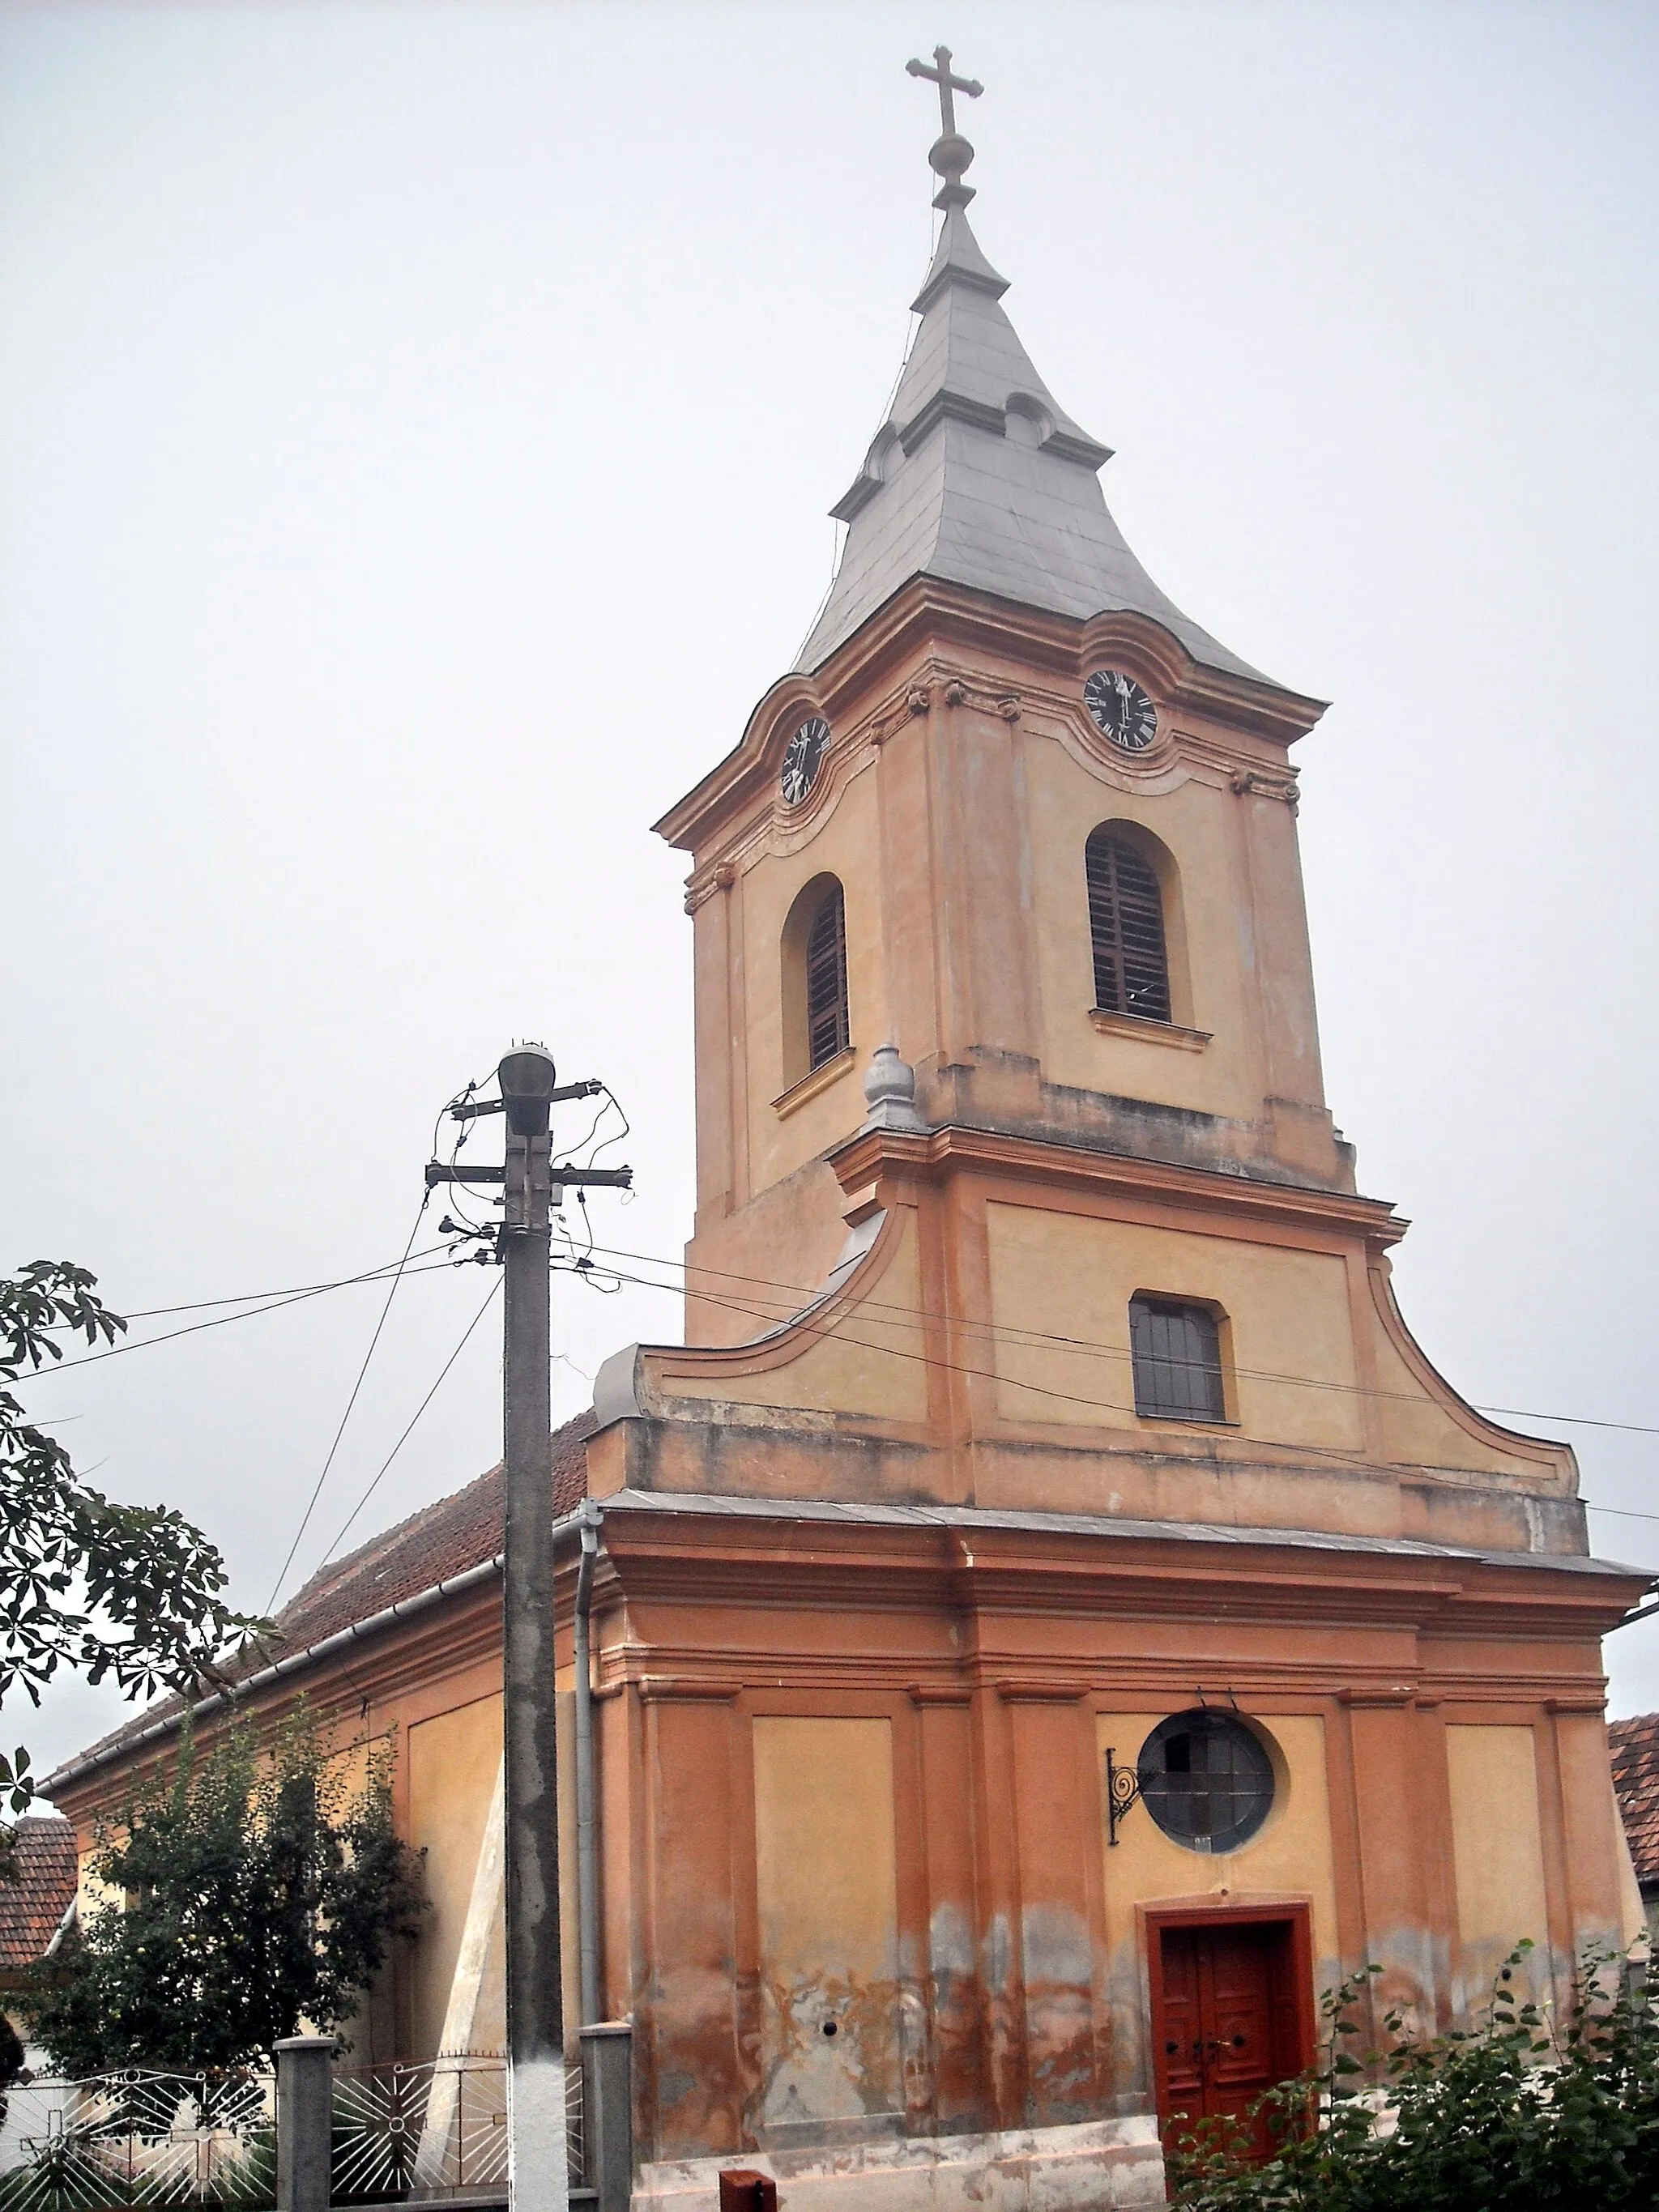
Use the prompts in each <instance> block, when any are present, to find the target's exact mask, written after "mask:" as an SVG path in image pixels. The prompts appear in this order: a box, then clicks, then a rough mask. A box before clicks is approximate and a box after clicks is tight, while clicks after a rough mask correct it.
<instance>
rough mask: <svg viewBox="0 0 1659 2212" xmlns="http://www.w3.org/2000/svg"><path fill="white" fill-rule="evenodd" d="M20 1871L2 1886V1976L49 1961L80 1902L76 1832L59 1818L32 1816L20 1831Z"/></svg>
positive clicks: (25, 1819)
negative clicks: (61, 1928) (66, 1918)
mask: <svg viewBox="0 0 1659 2212" xmlns="http://www.w3.org/2000/svg"><path fill="white" fill-rule="evenodd" d="M15 1857H16V1863H17V1871H16V1873H15V1875H13V1876H12V1878H11V1879H10V1880H9V1881H0V1974H15V1973H19V1972H21V1971H22V1969H23V1968H24V1967H25V1966H33V1965H34V1963H35V1962H36V1960H39V1959H42V1958H44V1957H45V1956H46V1946H47V1945H48V1944H49V1943H50V1942H51V1941H52V1937H53V1936H55V1935H56V1934H57V1933H58V1928H59V1926H60V1925H61V1924H62V1922H63V1917H64V1914H65V1913H66V1912H67V1911H69V1908H70V1905H71V1903H72V1902H73V1900H74V1897H75V1887H76V1848H75V1830H74V1829H73V1828H72V1827H71V1826H70V1823H69V1822H68V1821H67V1820H59V1819H58V1817H57V1816H56V1815H55V1814H52V1815H45V1814H39V1813H29V1814H25V1815H24V1817H23V1818H22V1819H21V1820H20V1821H18V1823H17V1826H16V1844H15Z"/></svg>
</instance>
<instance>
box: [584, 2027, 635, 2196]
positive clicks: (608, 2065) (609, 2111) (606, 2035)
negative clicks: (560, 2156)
mask: <svg viewBox="0 0 1659 2212" xmlns="http://www.w3.org/2000/svg"><path fill="white" fill-rule="evenodd" d="M581 2045H582V2144H583V2150H584V2159H583V2163H584V2165H585V2166H586V2180H587V2183H588V2185H589V2186H590V2188H592V2189H593V2190H594V2191H596V2192H597V2196H598V2201H599V2212H628V2207H629V2199H630V2198H631V2197H632V2196H633V2193H634V2081H633V2073H634V2029H633V2026H632V2024H631V2023H630V2022H629V2021H625V2020H601V2021H594V2022H593V2024H592V2026H591V2027H585V2028H583V2029H582V2031H581Z"/></svg>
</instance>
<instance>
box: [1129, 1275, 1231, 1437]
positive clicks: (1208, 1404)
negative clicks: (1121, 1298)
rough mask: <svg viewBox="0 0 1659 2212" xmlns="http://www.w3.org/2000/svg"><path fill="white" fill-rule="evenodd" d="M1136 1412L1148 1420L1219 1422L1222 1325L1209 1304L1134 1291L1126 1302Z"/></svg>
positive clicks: (1223, 1406)
mask: <svg viewBox="0 0 1659 2212" xmlns="http://www.w3.org/2000/svg"><path fill="white" fill-rule="evenodd" d="M1129 1346H1130V1351H1131V1353H1132V1355H1133V1362H1134V1377H1135V1411H1136V1413H1139V1414H1141V1415H1143V1416H1144V1417H1146V1418H1147V1419H1152V1420H1166V1421H1225V1419H1226V1418H1227V1395H1226V1391H1225V1387H1224V1384H1223V1379H1222V1373H1221V1329H1220V1325H1219V1323H1218V1322H1217V1320H1216V1317H1215V1316H1214V1314H1212V1312H1211V1311H1210V1310H1209V1309H1208V1307H1206V1306H1199V1305H1182V1304H1177V1303H1176V1300H1174V1299H1173V1298H1153V1297H1146V1296H1144V1295H1140V1294H1137V1295H1136V1296H1135V1297H1133V1298H1131V1299H1130V1301H1129Z"/></svg>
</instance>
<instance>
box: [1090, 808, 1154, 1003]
mask: <svg viewBox="0 0 1659 2212" xmlns="http://www.w3.org/2000/svg"><path fill="white" fill-rule="evenodd" d="M1084 865H1085V870H1086V872H1087V877H1088V884H1089V936H1090V940H1091V944H1092V945H1093V948H1094V957H1095V1005H1096V1006H1097V1008H1098V1009H1099V1010H1100V1011H1101V1012H1104V1013H1109V1014H1139V1015H1140V1016H1141V1017H1142V1018H1143V1019H1144V1020H1146V1021H1150V1022H1167V1021H1168V1020H1170V961H1169V954H1168V951H1167V950H1166V948H1165V945H1164V893H1163V890H1162V889H1161V887H1160V885H1159V884H1158V874H1157V872H1156V870H1155V869H1154V868H1153V866H1152V862H1151V861H1150V860H1148V859H1147V858H1146V855H1145V854H1143V853H1140V852H1138V851H1137V850H1136V848H1134V846H1133V845H1132V844H1131V843H1130V842H1129V841H1128V839H1127V837H1125V836H1122V835H1121V833H1119V832H1118V831H1117V830H1116V829H1115V827H1113V826H1109V825H1108V824H1106V823H1102V825H1101V826H1100V828H1099V829H1095V830H1092V831H1091V833H1090V836H1089V842H1088V843H1087V845H1085V848H1084Z"/></svg>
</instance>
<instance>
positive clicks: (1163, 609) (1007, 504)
mask: <svg viewBox="0 0 1659 2212" xmlns="http://www.w3.org/2000/svg"><path fill="white" fill-rule="evenodd" d="M944 143H945V142H943V141H941V145H944ZM957 143H960V145H961V146H962V147H963V149H965V150H966V151H967V154H968V156H969V159H971V158H972V149H971V148H968V147H967V145H966V141H965V140H964V141H961V142H957ZM935 150H936V151H937V150H939V149H935ZM964 166H965V165H964ZM972 196H973V195H972V191H971V189H970V188H969V187H968V186H965V185H963V184H962V183H961V181H960V174H959V172H958V173H957V175H956V176H954V177H952V178H951V180H950V182H949V183H947V185H946V187H945V191H942V192H941V193H940V194H939V200H938V202H936V203H935V204H942V205H943V206H944V208H945V224H944V228H943V229H942V230H941V232H940V234H939V249H938V251H937V252H936V253H935V254H934V256H933V266H932V268H931V269H930V270H928V272H927V282H926V283H924V284H923V286H922V288H921V291H920V292H919V293H918V294H917V295H916V298H915V302H914V306H915V313H918V314H919V315H920V316H921V325H920V327H919V328H918V330H917V331H916V334H915V343H913V345H912V346H911V349H910V354H909V358H908V360H907V362H905V365H904V373H903V374H902V377H901V378H900V380H899V386H898V390H897V392H896V393H895V394H894V398H893V406H892V411H891V413H890V415H889V416H888V419H887V420H886V422H884V423H883V425H882V427H881V428H880V429H879V430H878V432H877V434H876V436H875V440H874V441H873V443H872V445H871V447H870V450H869V453H867V454H866V457H865V462H864V466H863V468H862V469H861V470H860V472H859V475H858V477H857V478H856V479H855V481H854V483H853V485H852V487H851V489H849V490H848V492H847V493H846V494H845V495H844V496H843V497H842V499H841V500H840V501H839V502H838V503H837V504H836V506H835V507H832V508H831V509H830V512H831V513H832V514H834V515H835V516H836V518H837V519H838V520H841V521H843V522H845V523H846V525H847V526H848V527H847V541H846V544H845V545H844V546H843V548H842V557H841V564H840V566H839V568H837V570H836V580H835V582H834V583H833V584H832V585H831V586H830V588H829V598H828V599H826V600H825V602H824V605H823V611H822V613H821V614H820V615H819V617H818V618H817V622H816V623H814V625H813V628H812V633H811V636H810V637H809V638H808V639H807V641H806V643H805V646H804V647H802V649H801V653H800V658H799V660H798V662H797V663H796V665H797V667H799V668H800V669H802V670H810V669H813V668H816V667H817V666H818V665H820V663H821V662H823V661H824V660H825V659H828V658H829V654H830V653H833V652H834V651H835V650H836V647H837V646H839V645H841V644H842V643H843V642H844V641H846V640H847V639H848V637H850V636H851V635H852V634H853V632H854V630H855V629H857V628H858V627H859V624H860V623H862V622H863V621H864V620H865V619H866V617H868V616H870V615H872V614H873V613H874V612H875V611H876V610H877V608H878V607H879V606H882V605H884V603H885V602H886V601H887V600H888V599H891V597H892V596H893V594H894V593H895V592H897V591H899V590H901V589H902V586H904V585H906V584H908V582H909V581H910V580H911V578H912V577H914V576H937V577H939V578H940V579H942V580H945V581H948V582H951V583H955V584H963V585H966V586H969V588H970V589H974V590H977V591H981V592H992V593H994V595H995V596H996V597H997V598H999V599H1012V600H1015V601H1018V603H1019V604H1020V605H1024V606H1031V607H1042V608H1046V609H1048V610H1050V611H1053V612H1054V613H1055V614H1062V615H1071V616H1074V617H1077V618H1078V619H1079V620H1085V621H1086V620H1087V618H1088V617H1090V616H1091V615H1095V614H1100V613H1103V612H1105V611H1110V610H1116V609H1132V610H1133V611H1135V612H1137V613H1139V614H1144V615H1150V616H1151V617H1152V619H1153V621H1155V622H1158V623H1163V625H1164V628H1165V629H1169V630H1171V631H1173V632H1174V634H1175V635H1176V637H1178V638H1179V639H1180V641H1181V642H1182V644H1183V645H1184V646H1185V647H1186V648H1187V650H1188V652H1189V653H1191V654H1192V655H1193V658H1194V659H1195V660H1199V661H1201V662H1203V663H1204V664H1205V665H1206V666H1208V667H1211V668H1218V669H1225V670H1228V671H1231V672H1232V673H1233V674H1235V675H1242V676H1255V675H1257V674H1258V671H1256V670H1255V669H1253V668H1251V667H1250V666H1249V664H1248V663H1247V662H1245V661H1243V660H1241V659H1239V658H1238V657H1237V654H1236V653H1229V652H1228V651H1227V649H1226V647H1225V646H1223V645H1220V644H1218V642H1217V641H1216V640H1215V639H1214V638H1212V636H1210V635H1209V634H1208V632H1207V631H1206V630H1202V629H1200V628H1199V626H1198V624H1197V623H1195V622H1192V621H1190V620H1189V619H1188V617H1187V616H1185V615H1184V614H1182V611H1181V610H1180V608H1179V607H1177V606H1176V605H1175V604H1174V602H1173V601H1172V600H1170V599H1166V598H1165V596H1164V593H1163V592H1160V591H1159V590H1158V586H1157V585H1156V584H1154V583H1153V581H1152V578H1151V577H1150V576H1149V575H1148V574H1146V570H1145V569H1144V568H1142V567H1141V565H1140V563H1139V561H1137V560H1136V558H1135V556H1134V555H1133V553H1132V552H1131V551H1130V550H1129V548H1128V546H1127V544H1125V542H1124V539H1123V535H1122V532H1121V531H1120V530H1119V529H1118V526H1117V525H1116V523H1115V522H1114V521H1113V520H1112V518H1111V515H1110V513H1109V511H1108V508H1107V506H1106V500H1105V495H1104V494H1103V492H1102V490H1101V488H1100V483H1099V478H1098V476H1097V471H1098V470H1099V469H1100V467H1101V466H1102V465H1103V463H1104V462H1106V461H1108V460H1109V459H1110V458H1111V449H1110V447H1107V446H1103V445H1101V444H1100V443H1099V442H1098V441H1097V440H1096V439H1093V438H1091V436H1090V435H1089V434H1088V432H1087V431H1086V430H1084V429H1082V428H1080V427H1079V425H1078V424H1077V423H1076V422H1073V420H1072V418H1071V416H1069V415H1067V414H1066V413H1065V411H1064V410H1062V409H1061V408H1060V406H1059V404H1057V403H1056V401H1055V400H1054V397H1053V395H1052V394H1051V393H1050V392H1049V390H1048V386H1047V385H1045V384H1044V382H1043V381H1042V378H1041V377H1040V376H1039V375H1038V374H1037V373H1036V368H1034V367H1033V366H1032V363H1031V359H1030V355H1029V354H1028V353H1027V352H1026V350H1025V349H1024V346H1023V345H1022V344H1021V343H1020V342H1019V339H1018V336H1017V335H1016V333H1015V331H1014V327H1013V325H1012V323H1011V322H1010V321H1009V320H1008V318H1007V316H1006V314H1005V313H1003V310H1002V307H1001V304H1000V302H1001V299H1002V295H1003V294H1004V293H1005V292H1006V290H1007V289H1008V285H1007V280H1006V278H1005V277H1002V276H999V275H998V274H997V272H996V270H994V268H993V267H992V266H991V264H990V263H989V262H988V261H987V259H986V258H985V255H984V253H983V252H982V251H981V247H980V244H979V241H978V240H977V239H976V238H975V236H974V234H973V232H972V230H971V229H970V228H969V224H968V216H967V213H966V208H965V203H966V202H967V201H968V200H969V198H971V197H972Z"/></svg>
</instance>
